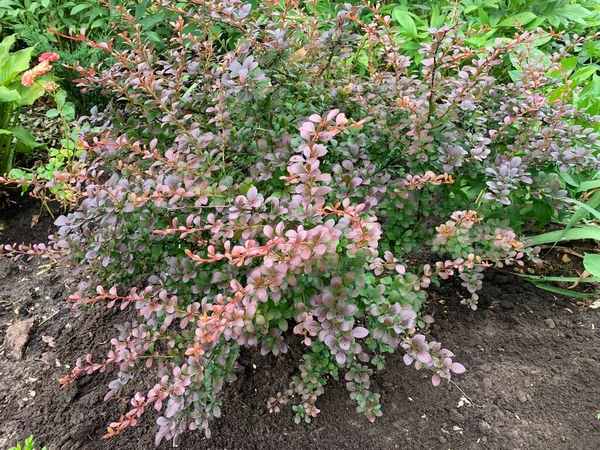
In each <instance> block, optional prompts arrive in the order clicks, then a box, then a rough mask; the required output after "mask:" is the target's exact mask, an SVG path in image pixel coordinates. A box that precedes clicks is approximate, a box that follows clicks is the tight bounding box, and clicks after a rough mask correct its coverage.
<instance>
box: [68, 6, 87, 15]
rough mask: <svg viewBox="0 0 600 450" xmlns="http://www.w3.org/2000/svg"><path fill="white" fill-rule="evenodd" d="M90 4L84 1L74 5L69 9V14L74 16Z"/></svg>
mask: <svg viewBox="0 0 600 450" xmlns="http://www.w3.org/2000/svg"><path fill="white" fill-rule="evenodd" d="M90 6H91V5H89V4H86V3H83V4H80V5H75V6H74V7H73V9H72V10H71V15H72V16H74V15H75V14H77V13H80V12H81V11H83V10H85V9H88V8H89V7H90Z"/></svg>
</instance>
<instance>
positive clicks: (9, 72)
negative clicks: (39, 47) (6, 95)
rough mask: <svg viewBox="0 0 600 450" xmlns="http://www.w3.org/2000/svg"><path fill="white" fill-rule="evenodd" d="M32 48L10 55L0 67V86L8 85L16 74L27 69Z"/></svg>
mask: <svg viewBox="0 0 600 450" xmlns="http://www.w3.org/2000/svg"><path fill="white" fill-rule="evenodd" d="M32 53H33V47H29V48H25V49H23V50H19V51H18V52H15V53H12V54H10V55H9V56H8V57H7V58H6V60H4V62H3V63H2V64H1V65H0V84H3V85H6V84H8V83H10V82H11V81H12V80H13V79H14V78H15V77H16V76H17V75H18V74H20V73H21V72H25V71H26V70H27V69H29V62H30V61H31V54H32Z"/></svg>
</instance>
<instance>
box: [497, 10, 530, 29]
mask: <svg viewBox="0 0 600 450" xmlns="http://www.w3.org/2000/svg"><path fill="white" fill-rule="evenodd" d="M536 17H537V16H536V15H535V14H534V13H532V12H527V11H526V12H522V13H519V14H515V15H514V16H510V17H507V18H506V19H504V20H503V21H502V22H500V23H499V24H498V26H499V27H514V26H516V25H517V24H518V25H527V24H528V23H529V22H531V21H532V20H533V19H535V18H536Z"/></svg>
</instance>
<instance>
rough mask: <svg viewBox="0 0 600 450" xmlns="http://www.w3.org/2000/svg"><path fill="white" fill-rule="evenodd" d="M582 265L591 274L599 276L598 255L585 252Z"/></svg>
mask: <svg viewBox="0 0 600 450" xmlns="http://www.w3.org/2000/svg"><path fill="white" fill-rule="evenodd" d="M583 266H584V267H585V270H587V271H588V272H589V273H591V274H592V276H594V277H600V255H594V254H590V253H586V254H585V256H584V258H583Z"/></svg>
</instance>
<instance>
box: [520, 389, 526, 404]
mask: <svg viewBox="0 0 600 450" xmlns="http://www.w3.org/2000/svg"><path fill="white" fill-rule="evenodd" d="M518 398H519V401H520V402H521V403H526V402H527V394H525V392H523V391H519V393H518Z"/></svg>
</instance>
